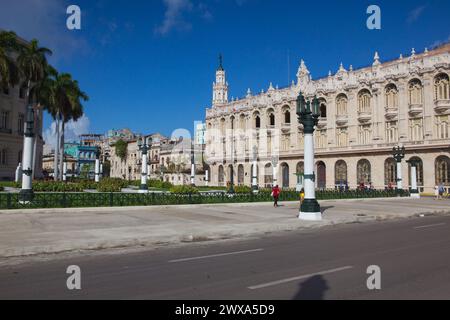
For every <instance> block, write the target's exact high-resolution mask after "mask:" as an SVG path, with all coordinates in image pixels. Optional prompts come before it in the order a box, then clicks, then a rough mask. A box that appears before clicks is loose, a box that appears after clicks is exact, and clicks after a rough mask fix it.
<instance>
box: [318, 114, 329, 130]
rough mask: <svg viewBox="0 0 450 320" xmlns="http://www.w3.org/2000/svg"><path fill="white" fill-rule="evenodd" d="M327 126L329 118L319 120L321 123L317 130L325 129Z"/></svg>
mask: <svg viewBox="0 0 450 320" xmlns="http://www.w3.org/2000/svg"><path fill="white" fill-rule="evenodd" d="M326 126H327V118H322V117H320V118H319V122H318V123H317V128H319V129H323V128H325V127H326Z"/></svg>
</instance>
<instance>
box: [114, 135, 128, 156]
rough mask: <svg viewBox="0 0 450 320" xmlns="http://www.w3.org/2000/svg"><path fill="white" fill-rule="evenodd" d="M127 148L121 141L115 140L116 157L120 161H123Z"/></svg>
mask: <svg viewBox="0 0 450 320" xmlns="http://www.w3.org/2000/svg"><path fill="white" fill-rule="evenodd" d="M127 147H128V144H127V143H126V142H125V141H123V140H122V139H119V140H117V142H116V144H115V150H116V155H117V156H118V157H119V158H120V160H122V161H123V160H124V159H125V158H126V157H127Z"/></svg>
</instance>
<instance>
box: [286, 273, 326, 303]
mask: <svg viewBox="0 0 450 320" xmlns="http://www.w3.org/2000/svg"><path fill="white" fill-rule="evenodd" d="M299 286H300V289H299V291H298V292H297V294H296V295H295V296H294V297H293V298H292V300H323V299H324V295H325V291H327V290H328V289H330V288H329V287H328V284H327V281H326V280H325V279H324V278H323V277H322V276H321V275H317V276H313V277H311V278H309V279H308V280H306V281H304V282H302V283H300V285H299Z"/></svg>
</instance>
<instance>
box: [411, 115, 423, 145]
mask: <svg viewBox="0 0 450 320" xmlns="http://www.w3.org/2000/svg"><path fill="white" fill-rule="evenodd" d="M422 127H423V126H422V118H420V119H410V120H409V137H410V139H411V141H420V140H423V129H422Z"/></svg>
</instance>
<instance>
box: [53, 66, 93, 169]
mask: <svg viewBox="0 0 450 320" xmlns="http://www.w3.org/2000/svg"><path fill="white" fill-rule="evenodd" d="M62 76H64V77H66V79H65V80H66V81H67V85H68V87H67V88H66V96H67V99H68V103H65V104H63V105H61V120H62V121H61V148H60V150H61V151H60V152H61V157H60V164H59V167H60V172H62V171H63V165H64V132H65V125H66V123H67V122H69V121H70V120H72V121H77V120H78V119H79V118H81V117H82V116H83V114H84V112H83V105H82V103H81V101H82V100H83V101H88V100H89V97H88V96H87V94H86V93H84V92H83V91H81V90H80V87H79V85H78V81H76V80H73V79H72V77H71V75H70V74H64V75H62Z"/></svg>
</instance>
